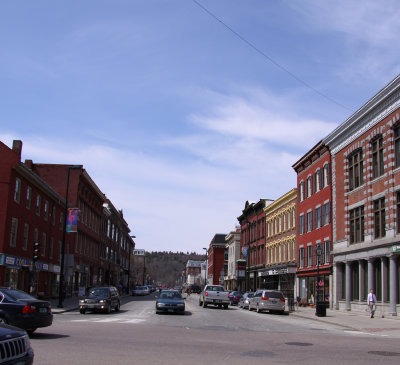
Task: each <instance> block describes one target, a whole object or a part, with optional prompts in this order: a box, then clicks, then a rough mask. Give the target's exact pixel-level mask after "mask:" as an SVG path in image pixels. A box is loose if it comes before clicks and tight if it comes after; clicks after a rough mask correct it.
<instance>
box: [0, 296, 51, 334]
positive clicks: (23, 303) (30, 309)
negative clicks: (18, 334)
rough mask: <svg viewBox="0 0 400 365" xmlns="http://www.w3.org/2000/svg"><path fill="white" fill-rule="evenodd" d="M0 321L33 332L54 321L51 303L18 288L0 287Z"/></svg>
mask: <svg viewBox="0 0 400 365" xmlns="http://www.w3.org/2000/svg"><path fill="white" fill-rule="evenodd" d="M0 323H4V324H10V325H12V326H15V327H19V328H22V329H24V330H25V331H27V332H28V333H29V334H31V333H33V332H34V331H35V330H36V329H37V328H39V327H47V326H50V325H51V324H52V323H53V313H52V311H51V305H50V303H49V302H47V301H45V300H40V299H37V298H35V297H33V296H32V295H29V294H28V293H25V292H23V291H21V290H18V289H12V288H0Z"/></svg>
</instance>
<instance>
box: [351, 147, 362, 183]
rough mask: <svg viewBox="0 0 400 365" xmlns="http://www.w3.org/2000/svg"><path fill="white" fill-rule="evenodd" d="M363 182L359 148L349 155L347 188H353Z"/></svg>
mask: <svg viewBox="0 0 400 365" xmlns="http://www.w3.org/2000/svg"><path fill="white" fill-rule="evenodd" d="M363 183H364V180H363V154H362V150H361V149H360V150H358V151H356V152H354V153H353V154H352V155H351V156H350V157H349V188H350V190H353V189H355V188H358V187H359V186H361V185H362V184H363Z"/></svg>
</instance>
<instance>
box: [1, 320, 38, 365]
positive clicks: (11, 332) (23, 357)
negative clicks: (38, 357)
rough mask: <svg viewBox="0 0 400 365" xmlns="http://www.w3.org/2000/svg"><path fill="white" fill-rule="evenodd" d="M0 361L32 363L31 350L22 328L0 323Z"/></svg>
mask: <svg viewBox="0 0 400 365" xmlns="http://www.w3.org/2000/svg"><path fill="white" fill-rule="evenodd" d="M0 362H1V364H3V365H12V364H13V365H17V364H24V365H31V364H33V350H32V347H31V343H30V340H29V337H28V335H27V333H26V332H25V331H24V330H21V329H20V328H17V327H13V326H8V325H6V324H0Z"/></svg>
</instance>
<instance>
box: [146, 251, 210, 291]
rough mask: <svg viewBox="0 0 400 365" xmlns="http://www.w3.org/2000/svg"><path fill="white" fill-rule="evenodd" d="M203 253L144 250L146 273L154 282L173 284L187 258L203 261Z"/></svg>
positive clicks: (204, 257)
mask: <svg viewBox="0 0 400 365" xmlns="http://www.w3.org/2000/svg"><path fill="white" fill-rule="evenodd" d="M205 259H206V256H205V255H199V254H197V253H195V252H192V253H189V252H187V253H183V252H171V251H170V252H166V251H164V252H146V273H147V275H149V276H150V277H151V279H152V280H154V281H155V282H156V283H157V282H161V283H163V284H165V285H167V286H174V285H175V284H176V283H177V280H178V279H181V278H182V273H183V272H184V271H185V269H186V263H187V261H188V260H195V261H204V260H205Z"/></svg>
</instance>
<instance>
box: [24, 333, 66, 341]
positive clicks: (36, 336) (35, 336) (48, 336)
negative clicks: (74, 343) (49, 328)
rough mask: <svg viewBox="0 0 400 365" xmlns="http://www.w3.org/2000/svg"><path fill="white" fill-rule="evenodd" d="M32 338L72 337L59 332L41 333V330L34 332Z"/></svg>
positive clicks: (53, 338)
mask: <svg viewBox="0 0 400 365" xmlns="http://www.w3.org/2000/svg"><path fill="white" fill-rule="evenodd" d="M29 337H30V338H32V339H35V340H57V339H59V338H67V337H70V336H68V335H60V334H58V333H41V332H34V333H32V334H31V335H30V336H29Z"/></svg>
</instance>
